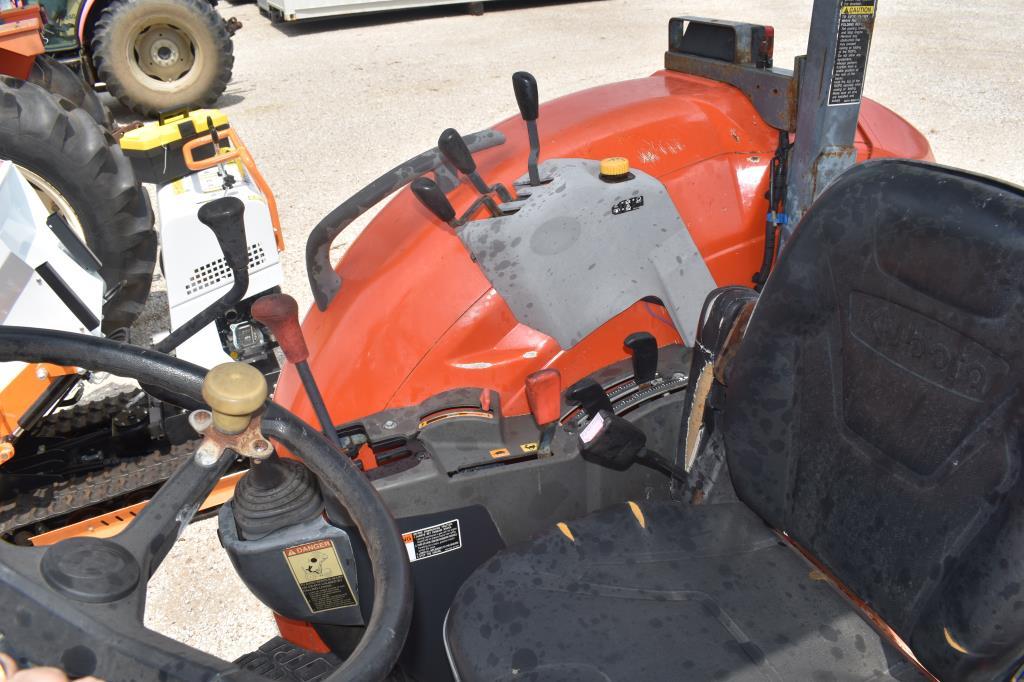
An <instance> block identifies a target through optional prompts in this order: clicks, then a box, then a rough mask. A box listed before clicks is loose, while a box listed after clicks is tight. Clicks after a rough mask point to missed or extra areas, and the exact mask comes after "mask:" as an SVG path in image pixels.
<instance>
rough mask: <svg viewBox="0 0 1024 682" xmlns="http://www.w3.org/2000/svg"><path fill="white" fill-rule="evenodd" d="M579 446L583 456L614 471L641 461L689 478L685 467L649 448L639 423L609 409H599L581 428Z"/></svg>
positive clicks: (674, 476) (667, 472)
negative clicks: (618, 415)
mask: <svg viewBox="0 0 1024 682" xmlns="http://www.w3.org/2000/svg"><path fill="white" fill-rule="evenodd" d="M577 446H578V447H579V449H580V455H581V456H582V457H583V459H585V460H587V461H588V462H591V463H593V464H597V465H600V466H603V467H607V468H609V469H612V470H614V471H625V470H626V469H628V468H629V467H631V466H633V465H634V464H640V465H641V466H646V467H650V468H651V469H655V470H658V471H661V472H662V473H665V474H667V475H669V476H671V477H672V478H674V479H676V480H677V481H679V482H680V483H682V484H684V485H685V484H686V482H687V478H688V477H687V474H686V470H685V469H683V468H682V467H679V466H676V465H675V464H674V463H672V462H671V461H669V460H668V459H667V458H665V457H662V456H661V455H659V454H658V453H656V452H654V451H653V450H650V449H648V448H647V434H645V433H644V432H643V431H642V430H641V429H640V427H638V426H637V425H636V424H634V423H633V422H631V421H629V420H628V419H624V418H622V417H617V416H615V415H614V414H612V413H611V411H608V410H601V411H600V412H598V413H597V414H596V415H594V417H593V418H592V419H591V420H590V422H589V423H588V424H587V425H586V426H585V427H584V428H583V430H581V431H580V433H579V436H578V437H577Z"/></svg>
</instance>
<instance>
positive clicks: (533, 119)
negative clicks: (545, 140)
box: [512, 71, 540, 187]
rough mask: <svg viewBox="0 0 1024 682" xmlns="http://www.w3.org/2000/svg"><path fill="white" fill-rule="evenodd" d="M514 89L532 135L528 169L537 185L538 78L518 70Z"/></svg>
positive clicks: (538, 151) (513, 75) (528, 132)
mask: <svg viewBox="0 0 1024 682" xmlns="http://www.w3.org/2000/svg"><path fill="white" fill-rule="evenodd" d="M512 89H513V90H515V93H516V103H517V104H518V105H519V113H520V115H522V117H523V120H524V121H526V133H527V135H529V136H530V158H529V160H528V161H527V169H528V171H529V173H530V184H531V185H533V186H534V187H536V186H537V185H539V184H540V171H539V170H538V169H537V161H538V159H539V158H540V136H539V135H538V134H537V116H538V114H539V110H540V96H539V95H538V94H537V79H536V78H534V77H533V74H530V73H527V72H526V71H516V72H515V73H514V74H512Z"/></svg>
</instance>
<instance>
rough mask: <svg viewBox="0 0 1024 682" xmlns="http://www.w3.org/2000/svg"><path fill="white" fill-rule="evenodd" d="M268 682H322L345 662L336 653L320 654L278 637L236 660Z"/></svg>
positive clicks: (241, 665) (239, 664)
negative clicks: (270, 681)
mask: <svg viewBox="0 0 1024 682" xmlns="http://www.w3.org/2000/svg"><path fill="white" fill-rule="evenodd" d="M235 663H236V664H237V665H238V666H239V667H241V668H242V670H250V671H252V672H254V673H257V674H259V675H262V676H263V677H265V678H266V679H268V680H281V681H282V682H293V681H294V682H319V680H323V679H325V678H326V677H327V676H328V675H330V674H331V673H332V672H334V671H335V670H336V669H337V668H338V666H340V665H341V663H342V661H341V659H340V658H338V657H337V656H335V655H334V654H318V653H314V652H312V651H307V650H306V649H303V648H301V647H297V646H295V645H294V644H292V643H291V642H288V641H286V640H284V639H283V638H281V637H274V638H273V639H272V640H270V641H268V642H267V643H266V644H264V645H263V646H261V647H260V648H259V649H257V650H256V651H253V652H252V653H249V654H246V655H244V656H242V657H241V658H239V659H238V660H236V661H235Z"/></svg>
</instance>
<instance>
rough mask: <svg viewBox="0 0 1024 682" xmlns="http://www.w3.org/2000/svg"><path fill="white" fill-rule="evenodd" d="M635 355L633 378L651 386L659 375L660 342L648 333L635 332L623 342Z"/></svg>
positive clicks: (638, 382) (639, 382)
mask: <svg viewBox="0 0 1024 682" xmlns="http://www.w3.org/2000/svg"><path fill="white" fill-rule="evenodd" d="M623 343H624V344H625V346H626V348H628V349H629V351H630V352H631V353H632V354H633V378H634V379H635V380H636V383H637V385H640V384H649V383H651V382H652V381H654V377H655V376H656V375H657V373H658V341H657V340H656V339H655V338H654V335H653V334H650V333H648V332H634V333H633V334H630V335H629V336H627V337H626V340H625V341H624V342H623Z"/></svg>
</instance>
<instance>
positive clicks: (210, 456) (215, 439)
mask: <svg viewBox="0 0 1024 682" xmlns="http://www.w3.org/2000/svg"><path fill="white" fill-rule="evenodd" d="M188 423H189V425H190V426H191V427H192V428H193V429H195V430H196V432H197V433H199V434H200V435H201V436H203V442H202V443H200V445H199V447H198V448H196V455H195V457H196V463H198V464H199V465H201V466H204V467H209V466H213V465H214V464H216V463H217V461H218V460H219V459H220V456H221V454H222V453H223V452H224V451H225V450H227V449H229V448H230V449H231V450H233V451H234V452H236V453H238V454H239V455H241V456H242V457H248V458H250V459H256V460H261V459H266V458H267V457H270V455H271V454H272V453H273V452H274V446H273V445H271V444H270V441H269V440H267V439H266V438H264V437H263V432H262V430H261V429H260V415H258V414H257V415H254V416H253V418H252V420H251V421H250V422H249V426H247V427H245V430H244V431H242V432H241V433H236V434H233V435H229V434H226V433H222V432H221V431H219V430H217V429H216V428H214V427H213V414H212V413H211V412H210V411H209V410H196V411H194V412H192V413H191V414H190V415H189V416H188Z"/></svg>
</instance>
